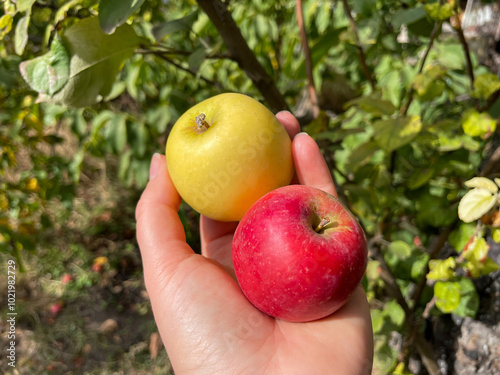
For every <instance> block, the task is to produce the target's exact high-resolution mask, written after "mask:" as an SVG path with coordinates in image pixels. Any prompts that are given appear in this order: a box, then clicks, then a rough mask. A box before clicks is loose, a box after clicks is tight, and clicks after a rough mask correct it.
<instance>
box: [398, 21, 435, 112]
mask: <svg viewBox="0 0 500 375" xmlns="http://www.w3.org/2000/svg"><path fill="white" fill-rule="evenodd" d="M441 24H442V22H439V21H436V22H435V23H434V28H433V29H432V33H431V37H430V40H429V44H428V45H427V49H426V50H425V53H424V56H422V59H421V60H420V67H419V68H418V73H417V74H420V73H422V71H423V70H424V66H425V62H426V60H427V57H428V56H429V52H430V51H431V48H432V46H433V44H434V41H435V40H436V37H437V35H438V33H439V30H440V29H441ZM414 94H415V90H414V89H413V86H411V87H410V90H409V91H408V100H407V101H406V104H405V105H404V106H403V107H402V108H401V110H400V114H401V115H402V116H406V115H407V113H408V109H409V108H410V105H411V103H412V102H413V95H414Z"/></svg>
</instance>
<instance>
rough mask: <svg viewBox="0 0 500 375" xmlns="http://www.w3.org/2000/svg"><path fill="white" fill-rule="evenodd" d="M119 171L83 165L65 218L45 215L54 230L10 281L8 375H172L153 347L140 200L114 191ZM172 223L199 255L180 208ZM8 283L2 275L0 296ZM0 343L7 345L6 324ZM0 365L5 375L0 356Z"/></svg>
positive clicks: (112, 165)
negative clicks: (12, 334)
mask: <svg viewBox="0 0 500 375" xmlns="http://www.w3.org/2000/svg"><path fill="white" fill-rule="evenodd" d="M117 164H118V163H117V160H115V159H113V158H106V160H99V159H91V160H89V161H87V162H86V166H85V168H84V171H83V174H82V176H83V178H82V180H81V184H80V186H79V188H78V193H77V197H76V199H75V200H74V202H73V209H72V210H70V211H68V210H67V209H66V208H65V207H64V206H63V205H62V204H60V203H52V204H51V205H50V207H49V208H47V212H46V213H47V215H50V217H51V218H52V222H53V223H55V225H54V226H53V227H52V228H50V229H48V230H46V231H45V232H44V233H43V235H42V236H41V238H40V239H39V243H38V250H37V252H36V253H35V254H30V253H28V252H24V254H23V263H24V266H25V269H26V271H25V272H24V273H20V272H19V271H18V272H17V274H16V312H17V320H16V348H17V353H16V354H17V358H16V362H17V363H16V364H17V366H16V369H15V371H11V372H6V374H100V375H101V374H173V371H172V369H171V366H170V362H169V360H168V356H167V354H166V352H165V350H164V349H163V348H162V347H161V346H159V345H158V343H159V342H160V343H161V340H158V336H157V328H156V325H155V322H154V319H153V314H152V311H151V305H150V302H149V299H148V295H147V292H146V290H145V286H144V279H143V272H142V264H141V258H140V253H139V249H138V246H137V242H136V240H135V218H134V214H135V206H136V203H137V201H138V199H139V197H140V194H141V191H138V190H134V189H129V188H125V187H123V186H122V185H121V183H120V182H119V179H118V177H117V174H116V170H117ZM180 217H181V220H182V222H183V224H184V226H185V228H186V235H187V239H188V242H189V243H190V244H191V245H192V247H193V248H194V249H195V250H197V251H199V234H198V216H197V214H195V213H194V212H193V211H192V210H190V209H189V208H188V207H187V206H184V205H183V207H182V208H181V212H180ZM0 257H1V258H2V261H3V262H2V264H5V265H6V264H7V256H6V255H3V254H2V255H0ZM6 274H7V270H6V267H5V268H4V270H3V271H2V276H1V277H0V288H1V290H4V291H5V290H7V278H6V277H4V276H3V275H6ZM5 298H6V293H2V295H0V300H2V299H5ZM2 302H3V301H2ZM1 305H2V310H1V311H0V312H1V313H2V316H6V313H7V310H6V307H7V303H2V304H1ZM3 306H5V308H4V307H3ZM2 324H3V323H2ZM0 341H1V343H2V345H6V344H7V342H8V341H9V340H8V339H7V326H6V325H5V326H2V327H1V336H0ZM0 365H1V366H0V367H1V368H5V369H9V367H8V366H7V364H6V358H5V357H4V356H3V357H2V358H1V359H0Z"/></svg>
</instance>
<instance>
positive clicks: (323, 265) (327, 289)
mask: <svg viewBox="0 0 500 375" xmlns="http://www.w3.org/2000/svg"><path fill="white" fill-rule="evenodd" d="M232 256H233V264H234V270H235V273H236V277H237V279H238V282H239V284H240V287H241V290H242V291H243V293H244V294H245V296H246V297H247V298H248V300H249V301H250V302H251V303H252V304H253V305H254V306H255V307H257V308H258V309H259V310H261V311H262V312H264V313H266V314H268V315H271V316H273V317H275V318H279V319H282V320H287V321H292V322H307V321H312V320H316V319H320V318H323V317H326V316H328V315H330V314H332V313H333V312H335V311H337V310H338V309H339V308H340V307H342V305H344V303H346V302H347V300H348V299H349V297H350V296H351V294H352V293H353V291H354V290H355V289H356V287H357V286H358V284H359V283H360V282H361V279H362V278H363V274H364V272H365V269H366V264H367V247H366V238H365V235H364V233H363V230H362V229H361V227H360V225H359V223H358V222H357V220H356V218H355V217H354V216H353V215H352V213H351V212H349V210H348V209H347V208H345V207H344V206H343V205H342V203H340V201H339V200H338V199H337V198H335V197H333V196H332V195H330V194H327V193H325V192H324V191H322V190H319V189H316V188H313V187H309V186H302V185H290V186H285V187H282V188H278V189H276V190H273V191H271V192H270V193H268V194H266V195H265V196H264V197H262V198H261V199H260V200H258V201H257V202H256V203H255V204H254V205H253V206H252V207H251V208H250V209H249V210H248V212H247V213H246V214H245V215H244V217H243V219H242V220H241V222H240V223H239V225H238V227H237V229H236V232H235V234H234V239H233V245H232Z"/></svg>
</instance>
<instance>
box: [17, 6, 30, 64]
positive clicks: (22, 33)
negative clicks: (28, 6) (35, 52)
mask: <svg viewBox="0 0 500 375" xmlns="http://www.w3.org/2000/svg"><path fill="white" fill-rule="evenodd" d="M29 23H30V14H29V13H28V14H26V15H25V16H24V17H22V18H21V19H20V20H19V21H18V22H17V25H16V31H15V34H14V51H15V52H16V54H17V55H19V56H21V55H22V54H23V52H24V48H26V44H27V43H28V25H29Z"/></svg>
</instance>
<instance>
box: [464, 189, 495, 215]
mask: <svg viewBox="0 0 500 375" xmlns="http://www.w3.org/2000/svg"><path fill="white" fill-rule="evenodd" d="M496 202H497V197H496V196H495V195H493V194H491V192H490V191H488V190H486V189H482V188H475V189H473V190H471V191H469V192H468V193H467V194H465V195H464V197H463V198H462V200H461V201H460V203H459V205H458V217H459V218H460V220H462V221H464V222H466V223H470V222H472V221H474V220H477V219H479V218H480V217H481V216H483V215H484V214H486V213H487V212H488V211H489V210H491V209H492V208H493V207H494V206H495V203H496Z"/></svg>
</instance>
